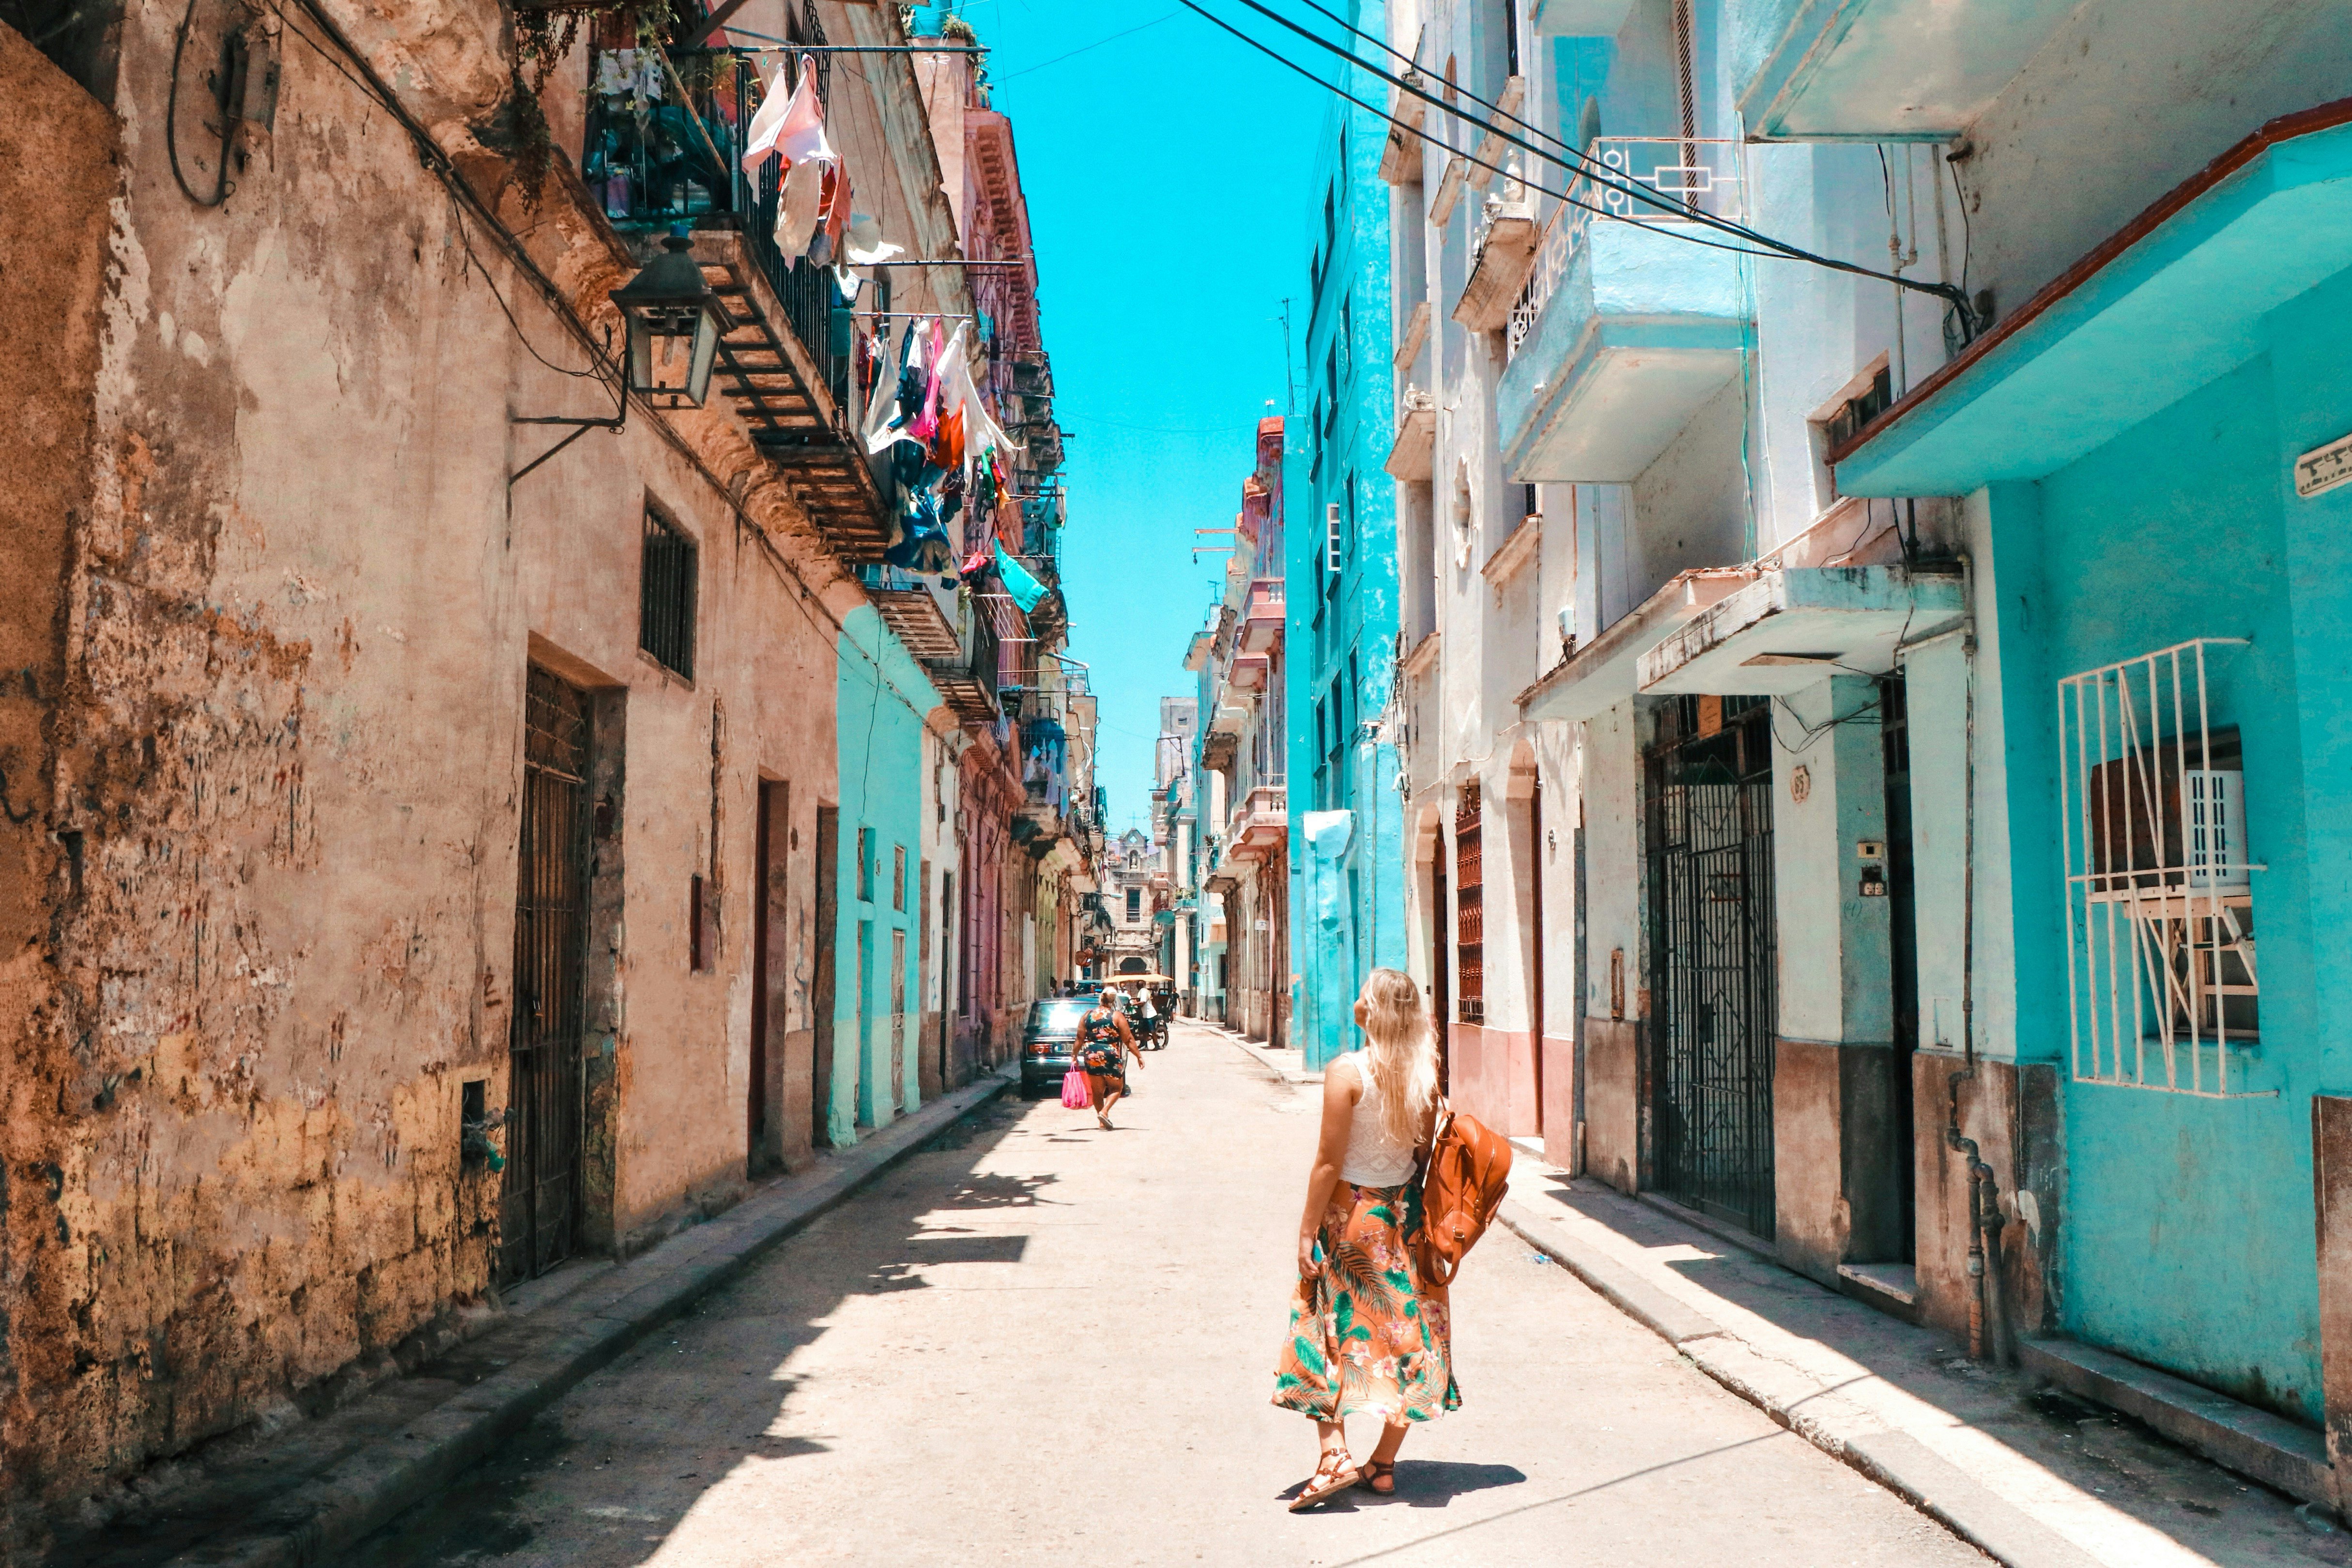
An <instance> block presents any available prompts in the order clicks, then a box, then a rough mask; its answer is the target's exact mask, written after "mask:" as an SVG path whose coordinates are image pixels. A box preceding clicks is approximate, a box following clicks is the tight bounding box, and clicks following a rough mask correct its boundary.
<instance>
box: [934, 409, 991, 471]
mask: <svg viewBox="0 0 2352 1568" xmlns="http://www.w3.org/2000/svg"><path fill="white" fill-rule="evenodd" d="M963 412H964V411H963V410H962V409H961V408H957V409H951V410H950V411H949V412H948V413H945V414H942V415H940V428H939V434H937V435H936V436H934V437H931V445H930V456H931V467H933V468H938V469H940V470H941V471H942V472H959V471H961V469H962V468H963V458H964V451H963ZM981 417H982V418H983V419H984V418H986V417H987V416H986V415H984V414H983V415H982V416H981Z"/></svg>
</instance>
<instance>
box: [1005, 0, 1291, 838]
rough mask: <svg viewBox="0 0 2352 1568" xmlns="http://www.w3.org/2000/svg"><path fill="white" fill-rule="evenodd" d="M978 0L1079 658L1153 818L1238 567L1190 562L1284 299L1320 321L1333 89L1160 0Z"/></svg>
mask: <svg viewBox="0 0 2352 1568" xmlns="http://www.w3.org/2000/svg"><path fill="white" fill-rule="evenodd" d="M1215 8H1216V9H1218V10H1219V12H1220V14H1221V15H1228V16H1231V17H1233V18H1234V19H1236V20H1238V19H1240V18H1242V17H1244V16H1247V15H1248V14H1247V13H1246V12H1244V10H1243V9H1242V8H1241V7H1239V6H1237V5H1223V4H1220V5H1216V6H1215ZM959 9H960V11H961V15H962V16H964V17H965V18H966V19H967V20H968V21H970V22H971V25H972V26H973V27H974V28H975V29H976V30H977V31H978V32H979V34H980V38H981V41H982V43H983V44H986V45H988V46H990V47H991V48H992V56H991V58H990V70H991V74H992V79H993V80H994V82H995V84H996V91H995V99H994V102H995V106H996V107H997V108H998V109H1000V110H1003V112H1004V113H1005V114H1007V115H1008V116H1010V117H1011V119H1012V121H1013V141H1014V146H1015V149H1016V151H1017V153H1018V154H1019V157H1020V160H1021V178H1022V184H1023V187H1024V189H1025V190H1026V191H1027V193H1028V196H1029V216H1030V225H1031V230H1032V234H1033V237H1034V244H1035V247H1036V254H1037V270H1038V283H1039V289H1040V298H1041V301H1042V305H1043V310H1044V325H1045V346H1046V349H1047V352H1049V353H1051V354H1052V355H1053V359H1054V384H1055V394H1056V396H1055V414H1056V416H1057V417H1058V418H1059V419H1060V421H1061V424H1062V426H1063V428H1064V429H1065V430H1066V431H1068V432H1069V435H1070V437H1071V438H1070V441H1069V443H1068V447H1067V451H1068V460H1067V464H1066V473H1067V476H1068V481H1067V482H1068V489H1069V498H1070V499H1069V530H1068V532H1067V533H1066V535H1065V537H1064V540H1063V554H1064V578H1065V588H1066V595H1067V597H1068V600H1069V605H1070V621H1071V637H1070V649H1069V651H1070V654H1071V656H1072V657H1073V658H1080V659H1084V660H1085V661H1087V664H1088V665H1090V666H1091V667H1092V668H1093V672H1094V681H1095V690H1096V691H1097V693H1098V694H1099V695H1100V698H1101V703H1100V708H1101V713H1102V727H1101V733H1100V747H1101V750H1100V764H1099V773H1100V780H1101V783H1102V784H1103V785H1104V786H1105V788H1106V789H1107V790H1108V792H1109V796H1110V824H1109V826H1110V828H1111V830H1112V831H1113V832H1123V831H1124V830H1125V829H1126V828H1127V827H1128V826H1129V824H1130V822H1140V823H1141V824H1142V825H1143V826H1146V827H1147V828H1148V827H1149V826H1150V789H1151V753H1152V742H1153V738H1154V736H1155V735H1156V734H1157V733H1158V731H1159V724H1160V702H1159V700H1160V698H1161V697H1163V696H1182V695H1189V694H1191V693H1192V690H1193V685H1192V676H1191V675H1190V674H1189V673H1188V672H1187V671H1186V670H1185V668H1184V666H1183V658H1184V644H1185V641H1186V639H1187V638H1188V637H1190V636H1191V635H1192V631H1193V629H1194V628H1195V627H1197V626H1200V625H1201V623H1202V618H1203V617H1204V616H1205V615H1206V613H1207V610H1208V605H1209V600H1210V595H1211V594H1212V592H1213V590H1214V588H1215V586H1216V584H1217V583H1218V581H1219V576H1220V574H1221V572H1222V569H1223V558H1222V557H1209V556H1203V557H1202V559H1201V561H1200V562H1199V563H1197V564H1196V563H1194V562H1193V560H1192V546H1193V544H1194V543H1195V542H1196V540H1195V538H1194V535H1193V530H1194V529H1199V528H1230V527H1231V526H1232V525H1233V521H1234V512H1235V511H1237V510H1240V507H1241V487H1242V479H1244V476H1246V475H1247V474H1248V473H1249V471H1250V468H1251V465H1252V463H1253V461H1254V444H1255V430H1256V424H1257V421H1258V419H1259V418H1261V417H1262V416H1265V415H1266V414H1267V413H1269V412H1271V413H1281V412H1283V411H1284V398H1285V388H1284V384H1283V339H1282V323H1281V320H1280V318H1281V313H1282V299H1283V296H1285V295H1286V294H1287V295H1290V296H1292V297H1293V298H1294V301H1295V302H1294V306H1293V309H1294V313H1295V319H1296V321H1297V324H1298V326H1299V327H1301V328H1303V326H1304V319H1305V311H1304V309H1303V306H1304V297H1305V294H1306V284H1307V232H1308V225H1307V216H1308V208H1309V205H1310V204H1309V202H1308V199H1307V182H1308V180H1309V179H1310V177H1311V175H1312V173H1313V167H1314V155H1315V143H1316V138H1317V137H1318V135H1319V134H1320V132H1321V130H1322V126H1323V123H1324V117H1325V115H1326V114H1327V112H1328V104H1329V101H1330V100H1329V95H1328V94H1327V93H1325V92H1324V91H1323V90H1322V89H1320V88H1318V87H1316V86H1314V85H1313V84H1312V83H1310V82H1308V81H1307V80H1306V79H1303V78H1301V77H1299V76H1297V75H1296V74H1294V73H1292V72H1290V71H1288V70H1286V69H1285V68H1283V67H1281V66H1279V65H1277V64H1276V63H1275V62H1274V61H1272V60H1269V59H1267V58H1265V56H1263V55H1259V54H1256V53H1255V52H1254V51H1252V50H1250V49H1248V48H1246V47H1244V46H1243V45H1241V44H1240V43H1238V42H1236V41H1234V39H1233V38H1231V37H1228V36H1226V35H1225V34H1223V33H1220V32H1218V31H1217V30H1216V29H1215V28H1213V27H1212V26H1210V25H1209V24H1208V23H1207V22H1204V21H1202V19H1201V18H1200V17H1199V16H1195V15H1193V14H1192V12H1190V11H1187V10H1185V9H1183V8H1182V7H1181V6H1178V5H1160V4H1159V3H1158V0H1141V3H1140V4H1136V5H1118V6H1107V5H1101V4H1099V0H1096V3H1092V4H1079V3H1078V0H964V3H963V4H962V5H960V6H959ZM1298 14H1299V15H1301V16H1311V13H1307V12H1304V11H1300V12H1299V13H1298ZM1163 17H1164V19H1159V18H1163ZM1129 29H1134V30H1133V31H1131V32H1130V31H1129ZM1121 33H1125V34H1126V35H1127V36H1125V37H1115V36H1114V35H1118V34H1121ZM1105 39H1108V42H1103V41H1102V40H1105ZM1294 42H1297V41H1296V40H1294ZM1097 45H1098V47H1089V46H1097ZM1081 49H1083V50H1084V51H1085V52H1083V53H1076V54H1073V53H1072V51H1074V50H1081ZM1297 50H1298V52H1299V53H1300V54H1304V53H1306V52H1307V45H1305V44H1304V43H1298V44H1297ZM1057 56H1068V57H1069V58H1063V59H1058V60H1057V59H1056V58H1055V57H1057ZM1268 399H1272V400H1273V407H1272V408H1271V409H1269V408H1268V407H1267V400H1268ZM1197 542H1201V543H1213V542H1215V541H1214V540H1201V541H1197Z"/></svg>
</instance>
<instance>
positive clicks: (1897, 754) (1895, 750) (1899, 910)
mask: <svg viewBox="0 0 2352 1568" xmlns="http://www.w3.org/2000/svg"><path fill="white" fill-rule="evenodd" d="M1878 711H1879V721H1880V724H1881V730H1880V736H1881V742H1882V744H1883V747H1884V755H1885V763H1886V918H1887V921H1888V922H1889V927H1890V929H1889V931H1888V933H1887V934H1888V941H1887V950H1888V952H1889V955H1890V956H1891V958H1892V960H1893V963H1892V968H1893V970H1894V975H1893V979H1894V1001H1895V1049H1894V1050H1893V1051H1892V1052H1891V1053H1889V1055H1890V1058H1891V1059H1890V1060H1889V1062H1888V1064H1887V1077H1888V1079H1890V1080H1891V1081H1890V1082H1889V1083H1888V1084H1887V1086H1886V1089H1887V1097H1886V1106H1887V1110H1888V1112H1889V1116H1888V1120H1889V1121H1890V1123H1891V1125H1890V1127H1889V1129H1888V1130H1889V1131H1891V1132H1892V1133H1893V1134H1894V1136H1893V1137H1891V1138H1890V1139H1888V1140H1887V1142H1888V1145H1889V1147H1888V1152H1887V1158H1888V1160H1889V1161H1890V1162H1891V1163H1893V1164H1894V1167H1895V1169H1894V1170H1893V1171H1892V1172H1891V1173H1890V1175H1891V1177H1892V1180H1891V1181H1890V1182H1889V1183H1888V1185H1889V1187H1891V1189H1892V1190H1893V1192H1894V1194H1895V1213H1896V1214H1897V1215H1899V1216H1901V1217H1900V1221H1899V1224H1900V1226H1901V1235H1902V1246H1903V1250H1902V1252H1901V1253H1900V1254H1899V1255H1898V1256H1897V1258H1896V1259H1895V1260H1896V1261H1897V1262H1901V1263H1910V1262H1914V1261H1916V1259H1917V1258H1918V1247H1919V1214H1918V1192H1917V1187H1918V1177H1919V1173H1918V1167H1917V1164H1916V1161H1917V1159H1918V1154H1917V1150H1916V1131H1917V1130H1916V1127H1915V1126H1914V1124H1913V1122H1914V1118H1913V1115H1912V1105H1911V1056H1912V1053H1913V1052H1914V1051H1916V1049H1917V1048H1918V1046H1919V930H1918V926H1917V923H1916V921H1914V920H1913V918H1912V907H1913V900H1912V885H1911V710H1910V706H1909V704H1908V703H1907V702H1906V700H1905V691H1904V686H1903V677H1902V675H1901V674H1900V673H1897V674H1895V675H1890V676H1888V677H1887V678H1886V679H1884V680H1882V681H1880V682H1879V710H1878Z"/></svg>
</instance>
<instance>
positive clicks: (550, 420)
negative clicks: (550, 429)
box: [507, 413, 628, 489]
mask: <svg viewBox="0 0 2352 1568" xmlns="http://www.w3.org/2000/svg"><path fill="white" fill-rule="evenodd" d="M627 418H628V416H627V415H626V414H625V413H623V414H614V415H607V416H604V417H603V418H597V419H576V418H573V417H572V416H568V415H562V414H545V415H528V416H526V415H520V414H510V415H509V416H507V423H508V424H509V425H570V426H574V428H573V430H572V434H571V435H569V436H566V437H564V438H563V439H562V440H561V441H558V442H557V443H556V444H555V445H554V446H552V447H549V448H548V449H547V450H546V451H544V452H541V454H540V455H539V456H538V457H536V458H532V459H531V460H530V462H528V463H525V464H524V465H523V466H522V467H521V468H517V469H516V470H515V471H514V472H513V473H511V474H509V475H508V476H507V489H514V487H515V485H516V484H517V483H518V482H519V481H520V479H522V477H523V476H524V475H525V474H528V473H530V471H531V470H532V469H533V468H537V467H539V466H540V465H541V463H544V462H545V461H547V460H548V459H549V458H552V457H553V456H555V454H557V453H558V452H561V451H562V450H563V448H564V447H569V446H570V445H572V442H574V441H577V440H578V439H580V437H583V436H585V435H586V434H588V432H589V431H591V430H618V429H619V428H620V427H621V426H622V425H623V424H624V423H625V421H626V420H627Z"/></svg>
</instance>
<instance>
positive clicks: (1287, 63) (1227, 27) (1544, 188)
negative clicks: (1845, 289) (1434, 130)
mask: <svg viewBox="0 0 2352 1568" xmlns="http://www.w3.org/2000/svg"><path fill="white" fill-rule="evenodd" d="M1179 3H1180V4H1181V5H1183V6H1184V7H1185V8H1186V9H1188V10H1191V11H1194V12H1197V13H1199V15H1200V16H1202V17H1203V18H1204V19H1205V20H1207V21H1208V22H1209V23H1210V24H1211V25H1212V26H1217V27H1221V28H1223V30H1224V31H1226V32H1228V33H1231V34H1232V35H1233V36H1234V37H1236V38H1239V39H1240V40H1241V41H1242V42H1243V43H1244V44H1247V45H1248V46H1249V47H1252V48H1254V49H1255V50H1257V51H1258V52H1259V53H1260V54H1262V55H1265V57H1266V58H1269V59H1271V60H1273V61H1274V62H1275V63H1276V64H1277V65H1280V66H1284V67H1286V68H1288V69H1290V70H1294V71H1296V72H1297V73H1298V74H1299V75H1300V76H1303V77H1305V78H1306V79H1307V80H1309V81H1311V82H1313V83H1314V84H1315V85H1316V86H1318V87H1320V88H1323V89H1326V90H1328V91H1329V92H1331V93H1332V94H1334V95H1335V96H1337V97H1339V98H1342V99H1345V100H1347V101H1348V102H1349V103H1352V104H1354V105H1355V106H1356V107H1357V108H1359V109H1361V110H1365V111H1367V112H1368V113H1371V114H1375V115H1378V116H1379V117H1380V118H1381V119H1382V120H1385V121H1388V122H1389V123H1390V124H1391V125H1393V126H1395V127H1396V128H1397V129H1398V130H1400V131H1402V132H1406V133H1407V134H1409V135H1412V136H1417V137H1419V138H1420V139H1421V140H1422V141H1423V142H1428V143H1429V144H1430V145H1431V146H1433V147H1435V148H1437V149H1439V150H1440V151H1442V152H1444V153H1448V154H1450V155H1452V156H1454V157H1456V158H1459V159H1461V160H1462V161H1463V162H1464V163H1469V164H1472V165H1473V166H1475V167H1477V168H1481V169H1484V170H1486V172H1487V173H1489V174H1500V175H1502V176H1503V177H1504V178H1506V179H1512V180H1519V181H1521V183H1523V184H1526V185H1527V187H1528V189H1529V190H1532V191H1534V192H1536V193H1537V194H1538V195H1547V196H1550V197H1551V198H1552V199H1554V200H1555V201H1558V202H1560V203H1562V204H1564V205H1568V206H1572V207H1580V208H1582V209H1583V210H1584V211H1586V212H1589V213H1591V214H1592V215H1593V216H1596V217H1605V218H1613V219H1616V220H1617V221H1619V222H1621V223H1628V224H1631V225H1633V226H1634V227H1635V228H1645V229H1649V230H1651V231H1652V232H1654V233H1657V234H1664V235H1667V236H1669V237H1672V238H1674V239H1676V240H1679V241H1681V242H1682V243H1683V244H1685V245H1696V246H1700V247H1704V248H1706V249H1708V250H1725V251H1729V252H1730V253H1731V254H1732V255H1734V256H1769V255H1770V254H1771V253H1770V252H1769V251H1761V250H1755V249H1751V248H1749V247H1746V246H1738V245H1723V244H1720V243H1718V242H1717V241H1715V240H1711V239H1699V238H1696V237H1693V236H1690V235H1686V234H1677V233H1675V231H1673V230H1671V229H1662V228H1659V227H1658V226H1656V225H1655V224H1653V223H1648V222H1645V221H1643V219H1641V218H1629V217H1621V216H1619V215H1618V214H1616V213H1613V212H1612V211H1610V210H1609V209H1608V208H1607V207H1601V206H1595V205H1592V204H1591V202H1586V201H1579V200H1578V199H1577V198H1576V197H1574V196H1572V195H1569V194H1568V193H1567V192H1565V191H1555V190H1553V189H1552V188H1551V187H1550V186H1549V185H1547V184H1543V183H1542V182H1540V181H1538V180H1532V179H1528V178H1527V177H1526V176H1524V175H1522V174H1515V173H1513V172H1512V171H1511V170H1508V169H1506V168H1504V167H1502V166H1501V165H1499V164H1496V163H1488V162H1486V160H1485V159H1483V158H1480V157H1478V156H1476V155H1475V153H1464V152H1460V151H1458V150H1456V149H1455V148H1454V147H1453V146H1451V145H1449V144H1448V143H1447V142H1444V141H1443V140H1442V139H1440V138H1438V137H1435V136H1433V135H1431V134H1430V133H1429V132H1426V131H1423V130H1422V129H1421V128H1420V127H1418V126H1414V125H1408V124H1406V123H1405V122H1404V121H1402V120H1399V119H1398V118H1397V117H1396V116H1395V115H1393V114H1391V113H1389V112H1388V111H1387V110H1384V109H1382V108H1381V107H1380V106H1379V105H1378V104H1375V103H1367V102H1365V101H1364V100H1362V99H1360V98H1358V97H1357V96H1356V95H1355V94H1353V93H1351V92H1347V91H1344V90H1342V89H1340V88H1339V87H1337V86H1335V85H1334V84H1332V83H1330V82H1328V81H1325V80H1324V79H1322V78H1321V77H1319V76H1317V75H1316V74H1315V73H1314V72H1313V71H1311V70H1308V69H1307V68H1306V67H1305V66H1302V65H1300V64H1299V63H1298V62H1297V61H1296V60H1294V59H1291V58H1289V57H1288V56H1286V55H1283V54H1279V53H1277V52H1276V51H1275V50H1273V49H1270V48H1268V47H1266V46H1265V45H1264V44H1261V43H1259V42H1258V41H1257V40H1256V39H1255V38H1253V37H1250V36H1249V35H1248V34H1247V33H1244V32H1243V31H1242V30H1241V29H1240V28H1238V27H1236V26H1233V24H1231V23H1230V22H1227V21H1225V20H1223V18H1222V17H1218V16H1211V15H1210V14H1209V13H1208V12H1207V11H1203V10H1202V9H1201V7H1200V6H1199V5H1194V4H1193V3H1192V0H1179ZM1350 58H1352V57H1350ZM1465 118H1466V117H1465ZM1546 161H1547V162H1550V163H1557V162H1558V161H1559V160H1557V159H1551V158H1547V159H1546ZM1612 188H1613V187H1612ZM1637 188H1639V187H1637ZM1683 210H1684V209H1682V208H1680V207H1676V208H1675V211H1677V212H1683ZM1685 216H1688V214H1686V213H1685ZM1832 265H1843V264H1840V263H1832ZM1847 269H1848V270H1867V269H1866V268H1847Z"/></svg>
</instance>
